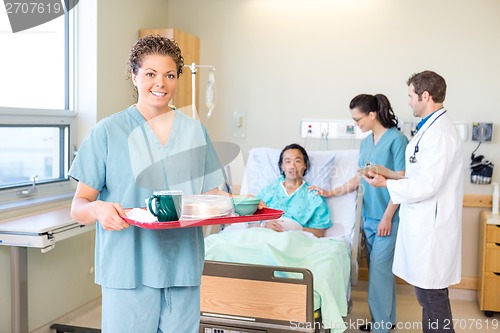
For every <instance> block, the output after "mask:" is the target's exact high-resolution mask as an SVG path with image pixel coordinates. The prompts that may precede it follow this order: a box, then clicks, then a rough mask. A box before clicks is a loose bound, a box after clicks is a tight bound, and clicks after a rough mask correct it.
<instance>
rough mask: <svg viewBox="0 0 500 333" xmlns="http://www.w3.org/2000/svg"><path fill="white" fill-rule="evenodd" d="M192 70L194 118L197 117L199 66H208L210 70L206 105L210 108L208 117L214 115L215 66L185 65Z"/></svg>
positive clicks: (203, 66) (206, 66)
mask: <svg viewBox="0 0 500 333" xmlns="http://www.w3.org/2000/svg"><path fill="white" fill-rule="evenodd" d="M184 67H187V68H189V69H190V70H191V107H192V110H193V118H194V119H197V114H198V112H197V110H196V74H197V73H198V69H199V68H208V69H209V70H210V72H209V73H208V82H207V90H206V93H205V105H206V106H207V108H208V112H207V119H209V118H210V117H211V116H212V112H213V110H214V109H215V97H216V96H215V67H214V66H212V65H197V64H196V63H194V62H193V63H192V64H191V65H184Z"/></svg>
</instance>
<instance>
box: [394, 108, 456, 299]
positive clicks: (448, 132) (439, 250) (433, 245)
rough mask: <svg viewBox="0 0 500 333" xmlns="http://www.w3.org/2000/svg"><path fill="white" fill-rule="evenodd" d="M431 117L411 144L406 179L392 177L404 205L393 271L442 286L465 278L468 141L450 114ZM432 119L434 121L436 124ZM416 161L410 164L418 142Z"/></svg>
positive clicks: (423, 285)
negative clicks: (463, 244) (464, 205)
mask: <svg viewBox="0 0 500 333" xmlns="http://www.w3.org/2000/svg"><path fill="white" fill-rule="evenodd" d="M443 112H445V110H444V109H441V110H438V111H436V112H435V113H434V114H433V115H432V116H431V118H429V119H428V120H427V121H426V122H425V124H424V125H423V126H422V128H421V129H420V130H419V131H418V133H417V134H416V135H415V137H414V138H413V139H412V140H411V141H410V143H409V144H408V146H407V148H406V178H405V179H402V180H388V181H387V189H388V190H389V194H390V196H391V199H392V201H393V202H394V203H395V204H401V206H400V211H399V216H400V223H399V231H398V237H397V241H396V249H395V254H394V263H393V272H394V274H395V275H397V276H399V277H400V278H402V279H403V280H405V281H407V282H408V283H410V284H411V285H413V286H416V287H419V288H423V289H442V288H447V287H448V286H450V285H452V284H456V283H458V282H460V275H461V242H462V200H463V182H464V166H463V159H464V158H463V142H462V139H461V137H460V135H459V133H458V131H457V128H456V126H455V124H454V123H453V121H452V120H451V118H450V117H449V115H448V113H445V114H443V115H442V116H441V117H439V119H437V120H436V121H435V122H434V123H433V121H434V120H435V119H436V118H437V117H438V116H439V115H440V114H442V113H443ZM431 124H432V125H431ZM419 139H420V142H419V143H418V146H419V152H418V153H416V155H415V156H416V159H417V162H416V163H410V162H409V158H410V156H412V155H413V152H414V148H415V145H416V144H417V142H418V141H419Z"/></svg>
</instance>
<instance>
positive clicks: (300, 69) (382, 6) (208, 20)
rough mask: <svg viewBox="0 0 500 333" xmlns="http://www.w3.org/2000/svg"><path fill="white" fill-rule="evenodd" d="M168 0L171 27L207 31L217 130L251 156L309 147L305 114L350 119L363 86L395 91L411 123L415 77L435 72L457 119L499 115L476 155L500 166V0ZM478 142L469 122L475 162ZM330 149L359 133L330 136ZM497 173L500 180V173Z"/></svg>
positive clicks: (205, 50)
mask: <svg viewBox="0 0 500 333" xmlns="http://www.w3.org/2000/svg"><path fill="white" fill-rule="evenodd" d="M169 6H170V7H169V17H168V22H169V23H170V27H176V28H180V29H182V30H184V31H186V32H189V33H192V34H195V35H198V36H199V37H200V38H201V62H202V63H203V64H211V65H215V67H216V83H217V96H218V97H217V107H216V110H215V111H214V114H213V116H212V118H211V119H210V121H209V123H208V126H207V127H208V129H209V132H210V135H211V136H212V138H213V139H214V140H218V141H232V142H235V143H237V144H239V145H240V146H241V147H242V150H243V152H244V156H245V158H246V156H247V152H248V149H250V148H252V147H256V146H273V147H276V148H281V147H283V146H284V145H286V144H288V143H291V142H298V143H302V144H304V141H303V139H301V138H300V137H299V123H300V120H301V119H307V118H309V119H348V118H349V116H350V113H349V111H348V104H349V101H350V100H351V98H352V97H354V96H355V95H357V94H359V93H372V94H373V93H383V94H386V95H387V96H388V97H389V99H390V100H391V102H392V103H393V107H394V110H395V112H396V114H397V115H398V116H399V117H400V118H401V119H402V120H404V121H410V122H411V121H414V120H415V119H413V117H412V115H411V112H410V109H409V107H408V106H407V86H406V80H407V79H408V77H409V76H410V75H411V74H413V73H415V72H419V71H422V70H426V69H430V70H434V71H436V72H438V73H440V74H441V75H443V77H444V78H445V79H446V80H447V83H448V95H447V99H446V103H445V105H446V106H447V108H448V109H449V112H450V113H451V116H452V117H453V119H454V120H455V122H457V123H467V124H468V125H469V127H470V126H471V124H472V122H474V121H478V122H493V123H495V134H494V142H493V143H487V144H483V145H482V146H481V147H480V149H479V150H478V151H477V153H478V154H484V155H485V156H486V157H487V158H488V159H490V160H492V161H494V162H495V163H496V164H497V169H498V168H499V167H500V149H499V143H500V126H499V125H498V124H499V120H500V116H499V115H498V114H499V111H500V110H499V106H498V103H496V101H495V96H496V95H497V94H498V91H500V80H499V77H500V60H499V59H500V1H497V0H476V1H463V0H462V1H456V0H440V1H434V0H421V1H410V0H349V1H346V0H238V1H232V0H211V1H200V0H170V1H169ZM202 75H204V74H203V71H202V72H201V73H200V80H201V81H200V82H202V81H203V80H204V78H203V77H202ZM203 87H204V85H203V84H202V85H200V97H201V98H200V101H202V102H203V101H204V91H203ZM201 104H202V105H201V107H200V109H201V112H202V113H203V111H204V110H206V109H203V103H201ZM234 111H238V112H239V111H244V112H246V115H247V127H246V134H247V136H246V137H245V138H244V139H240V138H235V137H233V135H232V133H233V127H232V124H231V115H232V113H233V112H234ZM202 119H203V116H202ZM476 145H477V143H475V142H471V141H470V128H469V139H468V141H467V143H466V145H465V155H466V165H469V162H470V159H469V157H470V153H471V152H472V151H473V150H474V149H475V148H476ZM324 146H325V145H324V144H320V143H319V142H318V141H316V142H309V144H308V146H307V148H308V149H320V148H323V147H324ZM329 147H330V148H351V147H357V142H350V141H345V140H344V141H339V140H336V141H333V140H331V141H330V142H329ZM467 172H468V169H467ZM494 178H495V180H496V181H500V171H498V170H497V171H495V173H494ZM464 183H465V186H466V187H465V192H466V193H471V194H472V193H481V194H488V193H491V186H485V185H471V184H470V183H469V181H468V177H467V178H466V179H465V180H464Z"/></svg>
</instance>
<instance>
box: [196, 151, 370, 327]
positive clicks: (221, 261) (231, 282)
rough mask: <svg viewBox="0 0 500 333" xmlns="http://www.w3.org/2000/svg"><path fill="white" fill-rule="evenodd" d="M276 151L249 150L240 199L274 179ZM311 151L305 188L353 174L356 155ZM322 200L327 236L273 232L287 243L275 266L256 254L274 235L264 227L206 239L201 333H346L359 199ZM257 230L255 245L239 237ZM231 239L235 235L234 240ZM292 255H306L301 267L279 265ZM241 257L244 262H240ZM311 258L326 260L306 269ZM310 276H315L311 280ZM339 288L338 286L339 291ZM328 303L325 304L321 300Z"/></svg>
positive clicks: (228, 229) (324, 185)
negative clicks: (326, 209)
mask: <svg viewBox="0 0 500 333" xmlns="http://www.w3.org/2000/svg"><path fill="white" fill-rule="evenodd" d="M279 153H280V150H278V149H272V148H255V149H252V150H251V151H250V152H249V157H248V161H247V164H246V168H245V173H244V177H243V182H242V187H241V194H246V193H251V194H254V195H255V194H257V193H258V192H259V190H260V189H261V188H262V187H264V186H266V185H267V184H269V183H270V182H272V181H273V180H275V179H276V178H277V177H278V176H279V170H278V167H277V164H278V158H279ZM308 154H309V158H310V161H311V166H310V168H309V170H308V173H307V174H306V176H305V177H304V178H305V180H306V181H307V182H308V183H310V184H314V185H317V186H320V187H322V188H326V189H333V188H335V187H337V186H339V185H341V184H343V183H344V182H345V181H347V180H348V179H350V178H352V177H353V176H354V175H355V174H356V172H357V169H358V167H357V161H358V156H359V155H358V151H357V150H338V151H313V152H308ZM327 203H328V206H329V208H330V216H331V218H332V222H333V226H332V227H330V228H329V229H327V230H326V232H325V238H326V239H313V238H312V237H307V236H305V235H304V233H302V232H289V233H288V232H285V233H274V235H280V236H279V237H291V240H287V241H288V242H289V243H291V244H292V246H291V247H290V248H287V249H286V250H284V251H283V252H285V253H283V254H282V253H279V254H276V255H277V259H276V258H274V259H276V260H275V261H274V262H273V260H274V259H271V260H268V258H260V257H259V255H260V253H261V252H259V251H260V249H261V248H265V247H266V246H267V244H264V245H263V243H262V239H263V238H264V239H265V238H266V237H268V234H267V233H268V232H271V233H272V231H269V230H267V229H261V228H248V229H245V227H246V226H245V225H243V224H234V225H231V226H228V227H226V228H225V229H224V230H223V231H222V232H220V233H218V234H214V235H210V236H208V237H207V238H206V240H205V241H206V242H205V243H206V258H207V260H206V261H205V269H204V272H203V276H202V283H201V324H200V332H202V333H281V332H290V331H297V332H343V331H344V330H345V324H344V321H343V318H342V317H343V316H346V315H347V313H348V311H349V310H350V305H351V304H350V287H351V285H355V284H356V283H357V276H358V258H359V255H358V254H359V247H360V239H361V237H360V224H361V222H360V220H361V195H359V194H358V193H356V192H354V193H351V194H347V195H344V196H341V197H334V198H329V199H328V200H327ZM259 232H260V233H261V234H258V235H257V234H254V235H253V237H255V238H253V239H254V240H255V245H254V246H255V248H253V245H252V244H251V243H252V242H248V243H247V242H245V240H244V238H242V239H243V240H241V239H239V238H238V237H245V236H242V235H245V234H247V235H248V233H259ZM264 232H265V233H266V234H264ZM281 234H283V235H281ZM285 234H287V235H285ZM232 237H236V238H235V239H236V240H233V239H232ZM287 241H285V242H287ZM264 242H265V241H264ZM301 242H305V243H304V244H309V245H310V246H308V247H310V248H311V249H297V248H296V246H295V245H296V244H299V243H301ZM307 242H309V243H307ZM235 243H237V244H235ZM280 246H281V243H280V244H278V245H276V244H275V243H273V244H271V245H270V246H269V248H270V250H269V251H270V252H273V253H278V252H279V251H276V250H278V249H279V250H281V249H282V248H280ZM294 247H295V248H294ZM318 249H319V250H318ZM308 250H311V251H317V252H315V255H314V256H309V255H307V251H308ZM294 251H303V252H304V255H303V256H301V255H300V253H302V252H300V253H299V256H298V257H299V259H300V257H302V258H303V259H304V263H305V264H304V265H302V264H300V263H299V265H296V266H293V267H290V266H286V265H282V264H281V263H283V262H285V263H286V262H287V258H288V257H291V256H293V253H292V252H294ZM332 251H334V252H332ZM245 252H246V253H252V254H253V258H250V259H248V256H245ZM240 254H242V255H243V257H245V258H244V259H241V258H238V256H239V255H240ZM316 257H318V258H320V259H322V258H325V259H324V260H325V261H324V262H319V263H318V265H320V266H321V267H319V268H317V267H314V266H311V265H312V264H311V263H312V262H315V259H316ZM283 258H285V259H283ZM261 259H262V260H261ZM318 260H319V259H318ZM330 260H332V264H330ZM335 260H337V261H338V262H339V266H335V267H325V266H328V265H336V264H335V263H333V262H336V261H335ZM343 260H345V261H347V265H346V264H343V262H344V261H343ZM266 261H267V262H266ZM277 263H278V265H277ZM314 265H316V264H314ZM315 272H316V273H318V276H317V277H316V279H315V276H316V275H315ZM325 272H326V275H325ZM330 275H339V276H347V277H348V278H347V280H348V281H347V282H346V283H337V281H335V278H334V277H333V276H332V277H331V278H330ZM330 280H332V281H330ZM338 288H340V289H341V292H340V294H339V292H338ZM332 290H333V291H332ZM335 290H336V291H337V292H335ZM330 291H332V294H333V295H335V296H336V297H335V299H334V300H333V302H332V297H331V295H326V293H329V292H330ZM322 293H323V294H322ZM327 300H328V302H330V303H329V304H327V303H326V301H327ZM331 303H335V304H331ZM325 309H327V310H326V311H325ZM331 309H336V310H337V312H338V313H337V314H335V315H334V314H332V311H330V310H331ZM333 312H335V311H333Z"/></svg>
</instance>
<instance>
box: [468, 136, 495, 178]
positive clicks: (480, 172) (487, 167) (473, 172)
mask: <svg viewBox="0 0 500 333" xmlns="http://www.w3.org/2000/svg"><path fill="white" fill-rule="evenodd" d="M480 145H481V142H479V144H478V145H477V147H476V149H474V151H473V152H472V154H471V157H470V158H471V162H470V182H471V183H472V184H491V180H492V178H493V167H494V166H495V165H494V164H493V163H491V162H490V161H488V160H486V159H485V158H484V156H483V155H478V156H476V155H475V154H474V153H475V152H476V151H477V150H478V149H479V146H480Z"/></svg>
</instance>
